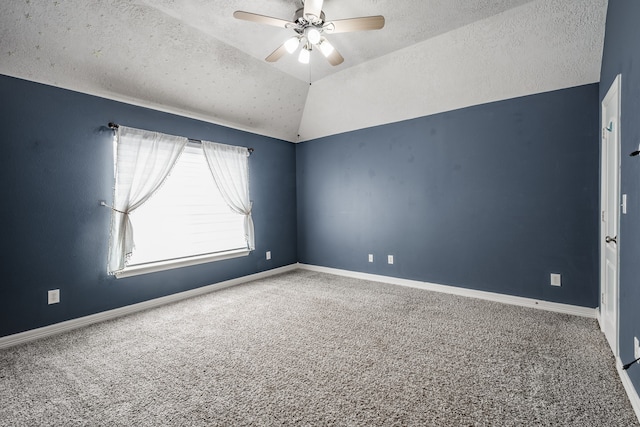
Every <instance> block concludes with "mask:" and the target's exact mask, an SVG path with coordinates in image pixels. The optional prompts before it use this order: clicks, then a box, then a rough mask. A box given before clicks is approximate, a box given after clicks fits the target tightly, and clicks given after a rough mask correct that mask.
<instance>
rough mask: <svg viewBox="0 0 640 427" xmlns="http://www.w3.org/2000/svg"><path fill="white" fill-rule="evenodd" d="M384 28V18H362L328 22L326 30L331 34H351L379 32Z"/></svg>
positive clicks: (378, 16) (377, 16) (379, 16)
mask: <svg viewBox="0 0 640 427" xmlns="http://www.w3.org/2000/svg"><path fill="white" fill-rule="evenodd" d="M382 27H384V16H382V15H376V16H363V17H361V18H350V19H338V20H337V21H331V22H327V23H326V24H325V26H324V30H325V31H326V32H327V33H329V34H336V33H349V32H352V31H367V30H379V29H380V28H382Z"/></svg>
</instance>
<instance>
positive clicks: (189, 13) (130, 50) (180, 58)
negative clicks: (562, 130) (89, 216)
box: [0, 0, 607, 142]
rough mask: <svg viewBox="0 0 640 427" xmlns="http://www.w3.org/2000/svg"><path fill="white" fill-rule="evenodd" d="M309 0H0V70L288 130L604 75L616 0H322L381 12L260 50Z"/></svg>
mask: <svg viewBox="0 0 640 427" xmlns="http://www.w3.org/2000/svg"><path fill="white" fill-rule="evenodd" d="M302 5H303V3H302V0H262V1H249V0H139V1H127V0H109V1H104V0H58V1H51V0H47V1H44V0H4V1H2V2H1V3H0V74H5V75H9V76H14V77H19V78H23V79H27V80H32V81H37V82H41V83H46V84H50V85H55V86H59V87H63V88H67V89H72V90H76V91H80V92H85V93H89V94H93V95H98V96H103V97H106V98H111V99H116V100H121V101H125V102H129V103H133V104H137V105H144V106H148V107H151V108H155V109H159V110H163V111H169V112H173V113H177V114H181V115H185V116H189V117H194V118H198V119H202V120H206V121H209V122H214V123H219V124H223V125H226V126H231V127H234V128H238V129H243V130H247V131H250V132H255V133H259V134H263V135H267V136H272V137H275V138H280V139H284V140H286V141H292V142H296V141H302V140H308V139H313V138H318V137H322V136H326V135H331V134H335V133H339V132H345V131H350V130H354V129H359V128H363V127H368V126H374V125H378V124H383V123H390V122H395V121H399V120H404V119H408V118H413V117H419V116H423V115H428V114H434V113H438V112H442V111H447V110H452V109H455V108H461V107H465V106H469V105H476V104H481V103H485V102H491V101H496V100H500V99H507V98H511V97H516V96H523V95H528V94H532V93H539V92H544V91H550V90H556V89H562V88H566V87H572V86H577V85H581V84H587V83H594V82H597V81H599V77H600V62H601V59H602V46H603V39H604V24H605V18H606V8H607V0H562V1H559V0H474V1H469V0H324V5H323V7H322V9H323V11H324V13H325V15H326V20H327V21H330V20H337V19H345V18H352V17H359V16H369V15H383V16H384V17H385V20H386V23H385V26H384V28H383V29H381V30H376V31H364V32H355V33H341V34H332V35H328V36H327V38H329V39H330V41H331V43H332V44H333V45H334V46H335V47H336V48H337V49H338V50H339V51H340V53H341V54H342V55H343V56H344V58H345V61H344V62H343V63H342V64H340V65H338V66H335V67H333V66H331V65H330V64H329V63H328V62H327V61H326V60H325V58H324V57H323V56H322V55H321V54H320V53H319V52H317V51H314V52H312V55H311V62H310V63H309V64H308V65H303V64H301V63H299V62H298V61H297V60H296V56H295V55H285V56H284V57H283V58H282V59H281V60H280V61H278V62H276V63H268V62H265V60H264V58H265V57H266V56H267V55H269V54H270V53H271V52H272V51H273V50H274V49H275V48H276V47H278V46H279V45H280V44H282V43H283V42H284V41H285V40H286V39H287V38H289V37H291V36H292V35H293V30H291V29H285V28H278V27H274V26H267V25H260V24H257V23H253V22H247V21H241V20H237V19H234V18H233V12H234V11H236V10H243V11H248V12H253V13H257V14H261V15H267V16H272V17H276V18H281V19H285V20H292V19H293V16H294V13H295V11H296V9H298V8H300V7H302Z"/></svg>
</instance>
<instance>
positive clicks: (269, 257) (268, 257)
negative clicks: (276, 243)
mask: <svg viewBox="0 0 640 427" xmlns="http://www.w3.org/2000/svg"><path fill="white" fill-rule="evenodd" d="M266 257H267V260H270V259H271V251H267V255H266Z"/></svg>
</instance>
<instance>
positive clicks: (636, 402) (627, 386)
mask: <svg viewBox="0 0 640 427" xmlns="http://www.w3.org/2000/svg"><path fill="white" fill-rule="evenodd" d="M616 368H617V369H618V375H619V376H620V381H622V385H623V386H624V390H625V391H626V392H627V396H629V402H631V407H632V408H633V411H634V412H635V413H636V418H638V421H640V396H638V392H637V391H636V388H635V387H634V386H633V383H632V382H631V378H629V374H627V371H625V370H624V369H622V361H621V360H620V358H616ZM633 368H634V366H633V365H632V366H631V368H629V369H633ZM636 369H638V368H636Z"/></svg>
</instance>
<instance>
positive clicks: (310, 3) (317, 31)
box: [233, 0, 384, 66]
mask: <svg viewBox="0 0 640 427" xmlns="http://www.w3.org/2000/svg"><path fill="white" fill-rule="evenodd" d="M323 2H324V0H306V1H303V7H301V8H300V9H298V10H297V11H296V13H295V15H294V18H293V21H286V20H284V19H278V18H272V17H270V16H264V15H258V14H256V13H251V12H243V11H240V10H238V11H235V12H233V16H234V17H235V18H236V19H242V20H245V21H251V22H257V23H260V24H267V25H273V26H275V27H281V28H290V29H292V30H293V31H295V33H296V35H295V36H293V37H291V38H290V39H288V40H287V41H285V42H284V43H283V44H282V45H280V47H278V48H277V49H276V50H274V51H273V52H272V53H271V54H270V55H269V56H267V57H266V58H265V60H266V61H267V62H276V61H277V60H278V59H280V58H281V57H282V56H283V55H284V54H285V53H294V52H295V51H296V50H297V49H298V47H299V46H302V48H301V49H300V53H299V54H298V61H300V62H302V63H303V64H308V63H309V58H310V56H311V51H312V50H313V48H314V47H317V48H318V49H319V50H320V52H322V54H323V55H324V56H325V57H326V58H327V60H328V61H329V63H330V64H331V65H334V66H335V65H340V64H342V62H343V61H344V58H343V57H342V55H340V53H339V52H338V51H337V50H336V49H335V48H334V47H333V45H332V44H331V43H329V40H327V38H326V37H325V35H326V34H336V33H348V32H353V31H365V30H379V29H380V28H382V27H384V16H381V15H376V16H363V17H360V18H350V19H339V20H336V21H326V19H325V16H324V12H323V11H322V3H323Z"/></svg>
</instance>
